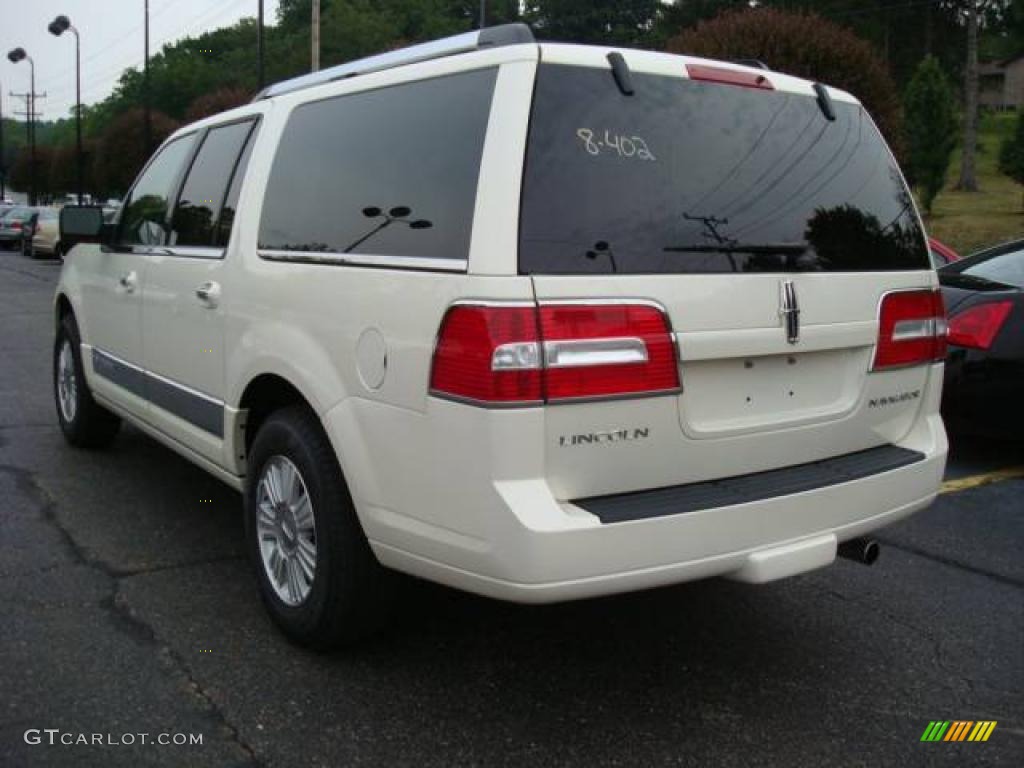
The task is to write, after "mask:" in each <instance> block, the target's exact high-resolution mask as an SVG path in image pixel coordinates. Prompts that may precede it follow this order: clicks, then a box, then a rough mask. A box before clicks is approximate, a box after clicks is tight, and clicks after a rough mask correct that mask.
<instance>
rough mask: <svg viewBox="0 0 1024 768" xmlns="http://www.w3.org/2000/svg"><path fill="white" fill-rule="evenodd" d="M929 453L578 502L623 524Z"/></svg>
mask: <svg viewBox="0 0 1024 768" xmlns="http://www.w3.org/2000/svg"><path fill="white" fill-rule="evenodd" d="M924 459H925V455H924V454H923V453H920V452H919V451H911V450H908V449H907V448H900V447H899V446H895V445H883V446H881V447H879V448H871V449H869V450H866V451H858V452H857V453H848V454H846V455H845V456H836V457H834V458H831V459H824V460H822V461H814V462H811V463H810V464H798V465H796V466H793V467H785V468H783V469H774V470H770V471H768V472H757V473H754V474H750V475H739V476H736V477H727V478H722V479H720V480H709V481H707V482H703V483H691V484H688V485H676V486H671V487H669V488H658V489H655V490H652V491H637V492H635V493H620V494H615V495H612V496H594V497H591V498H588V499H578V500H575V501H572V502H570V503H572V504H573V505H575V506H577V507H579V508H580V509H584V510H586V511H587V512H590V513H591V514H592V515H595V516H597V518H598V519H599V520H600V521H601V522H602V523H622V522H626V521H629V520H645V519H647V518H652V517H663V516H665V515H678V514H682V513H685V512H696V511H698V510H702V509H714V508H715V507H728V506H733V505H735V504H749V503H750V502H754V501H761V500H763V499H772V498H776V497H778V496H789V495H791V494H794V493H803V492H805V491H813V490H816V489H818V488H825V487H827V486H830V485H838V484H839V483H847V482H850V481H852V480H860V479H862V478H865V477H870V476H871V475H877V474H880V473H882V472H888V471H890V470H893V469H899V468H900V467H905V466H907V465H909V464H915V463H917V462H919V461H923V460H924Z"/></svg>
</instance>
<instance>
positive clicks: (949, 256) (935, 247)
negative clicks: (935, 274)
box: [928, 237, 960, 269]
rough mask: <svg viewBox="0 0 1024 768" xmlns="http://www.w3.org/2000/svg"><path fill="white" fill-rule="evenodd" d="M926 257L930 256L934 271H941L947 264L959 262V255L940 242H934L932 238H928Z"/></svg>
mask: <svg viewBox="0 0 1024 768" xmlns="http://www.w3.org/2000/svg"><path fill="white" fill-rule="evenodd" d="M928 255H929V256H931V259H932V266H933V267H935V269H941V268H942V267H944V266H946V265H947V264H952V263H953V262H954V261H959V260H960V254H959V253H957V252H956V251H954V250H953V249H952V248H950V247H949V246H948V245H946V244H945V243H944V242H942V241H941V240H936V239H935V238H934V237H929V238H928Z"/></svg>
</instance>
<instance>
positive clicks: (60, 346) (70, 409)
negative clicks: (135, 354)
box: [53, 314, 121, 448]
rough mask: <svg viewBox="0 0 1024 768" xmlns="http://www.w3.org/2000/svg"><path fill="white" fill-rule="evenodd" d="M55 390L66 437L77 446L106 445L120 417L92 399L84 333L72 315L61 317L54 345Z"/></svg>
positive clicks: (114, 435) (115, 431)
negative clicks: (84, 365) (84, 358)
mask: <svg viewBox="0 0 1024 768" xmlns="http://www.w3.org/2000/svg"><path fill="white" fill-rule="evenodd" d="M53 393H54V400H55V401H56V405H57V420H58V421H59V422H60V429H61V432H63V433H64V438H65V439H66V440H67V441H68V442H69V443H71V445H73V446H75V447H76V448H106V447H107V446H108V445H110V444H111V443H112V442H113V440H114V438H115V437H116V436H117V432H118V430H119V429H120V428H121V419H119V418H118V417H117V416H115V415H114V414H112V413H111V412H110V411H108V410H107V409H106V408H104V407H102V406H101V405H99V404H98V403H97V402H96V401H95V400H93V397H92V393H91V392H90V391H89V385H88V384H87V383H86V380H85V372H84V370H83V368H82V351H81V337H80V336H79V335H78V324H77V323H76V322H75V318H74V316H73V315H70V314H67V315H65V316H64V317H63V318H62V319H61V321H60V327H59V328H58V329H57V340H56V342H55V343H54V346H53Z"/></svg>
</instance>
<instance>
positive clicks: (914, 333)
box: [871, 290, 946, 371]
mask: <svg viewBox="0 0 1024 768" xmlns="http://www.w3.org/2000/svg"><path fill="white" fill-rule="evenodd" d="M878 325H879V327H878V346H877V348H876V349H875V363H874V365H873V366H872V368H871V370H873V371H880V370H885V369H886V368H904V367H907V366H911V365H923V364H925V363H931V362H936V361H940V360H943V359H945V357H946V310H945V307H944V305H943V303H942V294H941V293H940V292H939V291H938V290H927V291H895V292H893V293H888V294H886V295H885V297H884V298H883V299H882V307H881V310H880V312H879V323H878Z"/></svg>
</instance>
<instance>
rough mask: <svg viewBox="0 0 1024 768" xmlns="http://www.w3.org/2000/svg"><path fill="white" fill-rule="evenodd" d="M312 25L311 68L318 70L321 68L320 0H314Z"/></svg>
mask: <svg viewBox="0 0 1024 768" xmlns="http://www.w3.org/2000/svg"><path fill="white" fill-rule="evenodd" d="M312 26H313V28H312V30H311V32H310V41H311V45H312V48H313V50H312V52H311V54H310V59H311V66H310V70H311V71H312V72H318V71H319V70H320V0H313V19H312Z"/></svg>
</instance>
